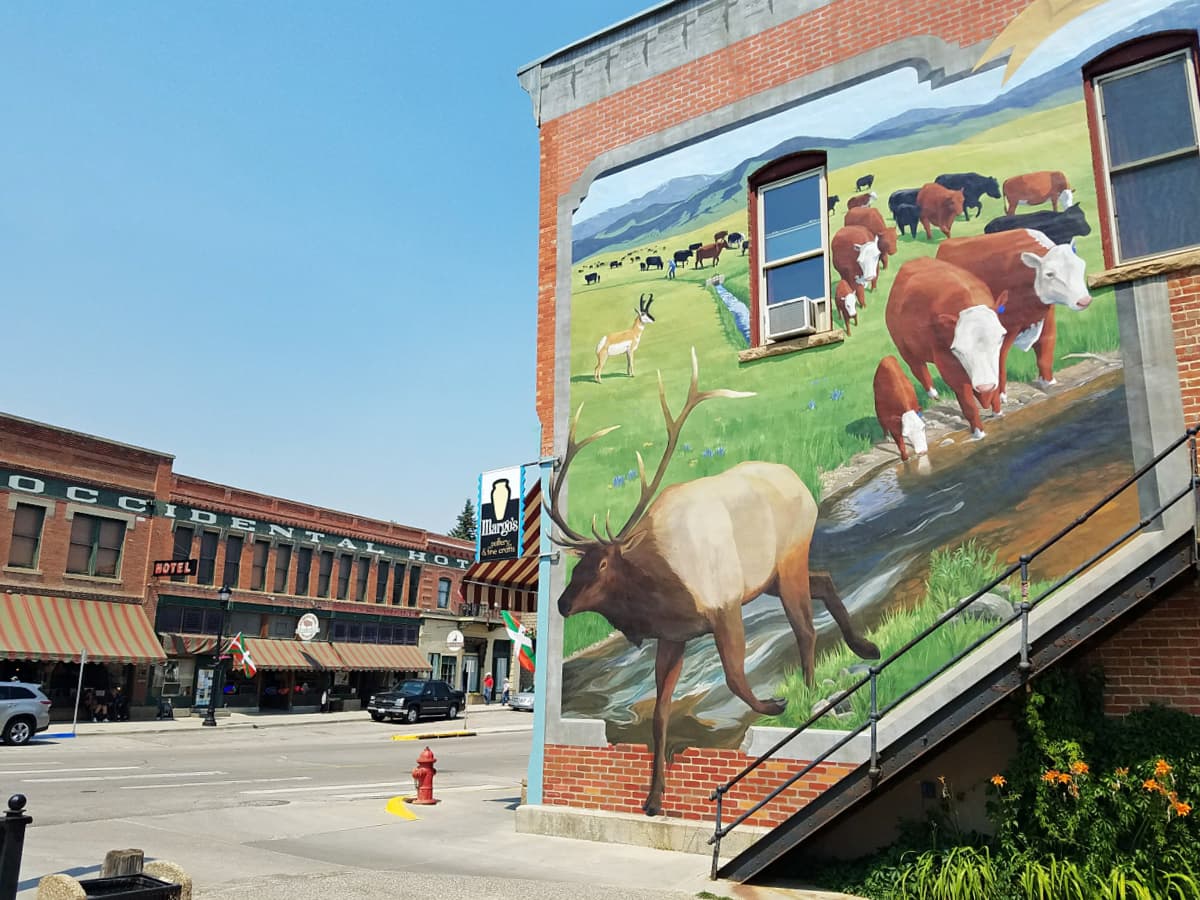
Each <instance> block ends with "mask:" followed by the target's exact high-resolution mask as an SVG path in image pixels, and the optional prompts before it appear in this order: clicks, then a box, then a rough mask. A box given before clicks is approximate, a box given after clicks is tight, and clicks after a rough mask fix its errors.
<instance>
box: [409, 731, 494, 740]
mask: <svg viewBox="0 0 1200 900" xmlns="http://www.w3.org/2000/svg"><path fill="white" fill-rule="evenodd" d="M477 733H478V732H475V731H427V732H425V733H424V734H393V735H392V740H393V741H431V740H434V739H435V738H456V737H475V735H476V734H477Z"/></svg>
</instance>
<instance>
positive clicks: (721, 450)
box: [717, 447, 725, 456]
mask: <svg viewBox="0 0 1200 900" xmlns="http://www.w3.org/2000/svg"><path fill="white" fill-rule="evenodd" d="M724 455H725V448H724V447H718V448H717V456H724Z"/></svg>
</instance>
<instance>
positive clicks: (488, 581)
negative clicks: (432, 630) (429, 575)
mask: <svg viewBox="0 0 1200 900" xmlns="http://www.w3.org/2000/svg"><path fill="white" fill-rule="evenodd" d="M541 540H542V485H541V482H540V481H535V482H534V484H533V487H532V488H530V489H529V491H528V492H527V493H526V494H525V533H524V534H523V535H522V542H521V555H520V556H519V557H517V558H516V559H506V560H501V561H499V562H477V563H475V564H474V565H473V566H471V568H469V569H467V571H466V574H465V575H463V587H462V592H463V599H464V600H466V601H467V603H468V604H479V605H483V604H487V603H494V605H495V606H497V607H499V608H500V609H517V610H526V611H532V610H533V609H534V607H535V604H536V600H537V583H538V562H539V556H540V547H541Z"/></svg>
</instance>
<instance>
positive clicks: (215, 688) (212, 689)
mask: <svg viewBox="0 0 1200 900" xmlns="http://www.w3.org/2000/svg"><path fill="white" fill-rule="evenodd" d="M232 596H233V594H232V592H231V591H230V590H229V585H223V586H222V587H221V590H220V591H218V592H217V597H218V598H219V599H220V601H221V625H220V627H219V628H218V629H217V661H216V663H215V664H214V665H213V673H212V684H211V685H210V686H209V693H208V712H207V713H206V714H205V716H204V722H203V723H202V724H204V725H208V726H210V727H214V728H215V727H216V724H217V697H218V696H220V694H221V652H222V649H223V647H222V645H223V644H224V643H225V612H226V610H228V609H229V605H230V604H229V598H230V597H232Z"/></svg>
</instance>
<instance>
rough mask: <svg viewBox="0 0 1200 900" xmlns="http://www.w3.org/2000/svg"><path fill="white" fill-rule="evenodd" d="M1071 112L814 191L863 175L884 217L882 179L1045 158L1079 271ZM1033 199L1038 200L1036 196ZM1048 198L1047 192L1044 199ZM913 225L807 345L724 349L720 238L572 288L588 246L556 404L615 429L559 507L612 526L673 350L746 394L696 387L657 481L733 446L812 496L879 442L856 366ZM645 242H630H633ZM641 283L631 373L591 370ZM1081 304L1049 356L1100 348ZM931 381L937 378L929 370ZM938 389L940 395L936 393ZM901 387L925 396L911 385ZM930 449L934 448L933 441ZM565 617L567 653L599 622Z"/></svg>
mask: <svg viewBox="0 0 1200 900" xmlns="http://www.w3.org/2000/svg"><path fill="white" fill-rule="evenodd" d="M1088 148H1089V143H1088V138H1087V126H1086V122H1085V118H1084V110H1083V105H1082V103H1072V104H1068V105H1066V106H1062V107H1058V108H1055V109H1050V110H1044V111H1040V112H1035V113H1031V114H1029V115H1027V116H1025V117H1023V118H1021V119H1019V120H1015V121H1010V122H1007V123H1005V124H1003V125H1001V126H999V127H995V128H991V129H989V130H987V131H984V132H981V133H978V134H975V135H974V136H971V137H968V138H966V139H964V140H961V141H959V142H958V143H955V144H953V145H949V146H944V147H937V148H934V149H927V150H919V151H915V152H909V153H896V154H894V155H887V156H881V157H879V158H876V159H871V160H869V161H867V162H861V163H856V164H855V165H854V166H852V167H845V168H841V169H835V170H833V171H831V173H830V176H829V190H830V192H831V193H834V194H839V195H840V196H841V197H842V203H841V204H839V206H838V212H837V213H835V215H834V216H833V217H831V219H830V228H831V229H836V228H837V227H840V225H841V219H842V215H843V214H844V210H845V200H846V198H848V197H850V196H851V195H853V193H854V181H855V179H856V178H857V177H858V176H859V175H861V174H864V173H867V172H871V173H873V174H874V175H875V185H874V190H875V192H876V193H877V194H878V195H879V200H878V201H877V202H876V206H877V207H879V208H880V209H881V211H882V212H883V213H884V217H885V219H887V220H888V221H889V222H890V213H889V212H888V210H887V196H888V194H889V193H891V191H893V190H897V189H899V188H906V187H919V186H920V185H922V184H924V183H925V182H927V181H930V180H932V179H933V177H934V176H936V175H937V174H939V173H942V172H968V171H976V172H981V173H984V174H987V175H994V176H995V177H996V178H997V179H998V180H999V181H1000V182H1003V180H1004V179H1005V178H1006V177H1009V176H1011V175H1014V174H1019V173H1021V172H1028V171H1035V170H1039V169H1061V170H1063V171H1064V172H1066V174H1067V177H1068V179H1069V180H1070V182H1071V184H1072V186H1073V187H1074V188H1075V197H1076V200H1077V201H1078V202H1079V203H1081V204H1082V205H1083V207H1084V209H1085V211H1086V213H1087V216H1088V220H1089V222H1090V223H1091V224H1092V227H1093V232H1092V234H1091V235H1088V236H1087V237H1085V238H1082V239H1080V240H1079V242H1078V245H1077V246H1078V252H1079V254H1080V255H1081V256H1082V257H1083V259H1084V260H1085V262H1086V264H1087V269H1088V271H1089V272H1096V271H1098V270H1099V269H1100V268H1101V260H1102V256H1101V248H1100V239H1099V233H1098V230H1097V215H1096V196H1095V188H1094V186H1093V184H1092V179H1091V159H1090V156H1089V150H1088ZM1038 208H1039V209H1040V208H1042V207H1038ZM1044 208H1045V209H1049V208H1050V207H1049V205H1046V206H1045V207H1044ZM1002 213H1003V209H1002V201H1001V200H995V199H993V198H991V197H984V198H983V216H982V217H981V218H978V219H976V218H972V219H971V220H970V221H969V222H964V221H963V220H962V219H961V217H960V219H959V220H958V221H957V222H956V223H955V225H954V227H953V235H954V236H955V237H963V236H970V235H976V234H981V233H982V232H983V226H984V224H985V223H986V222H987V221H988V220H990V219H991V218H994V217H995V216H997V215H1001V214H1002ZM746 224H747V223H746V213H745V211H744V210H743V211H740V212H738V213H735V214H731V215H728V216H725V217H724V218H721V219H718V220H716V221H712V222H709V223H706V224H704V225H702V226H698V227H695V228H692V229H690V230H688V231H685V232H680V233H679V234H678V235H676V236H674V237H672V238H670V239H666V240H658V241H654V242H652V243H650V244H647V245H645V247H650V246H653V247H657V248H658V249H659V250H660V251H661V252H660V255H661V256H663V257H664V260H667V259H669V258H670V255H671V253H672V252H673V251H674V250H675V249H678V248H682V247H686V246H687V245H688V244H689V243H694V242H696V241H705V242H709V241H711V240H712V235H713V233H714V232H716V231H718V230H729V231H740V232H742V233H743V234H745V233H747V232H748V228H747V227H746ZM919 234H920V236H919V237H918V238H917V239H915V240H914V239H913V238H912V237H911V236H906V237H903V238H901V239H900V241H899V246H898V253H897V255H896V256H894V257H893V258H892V259H891V261H890V264H889V268H888V269H886V270H883V269H881V270H880V278H879V283H878V287H877V289H876V291H875V292H873V293H870V292H869V293H868V294H867V307H866V309H865V310H863V311H862V312H861V313H860V315H859V325H858V326H855V327H854V332H853V334H852V335H851V336H850V337H849V338H848V339H847V340H846V341H845V342H843V343H841V344H834V345H831V346H826V347H820V348H814V349H811V350H806V351H803V352H799V353H793V354H789V355H786V356H781V357H774V358H771V359H765V360H759V361H756V362H751V363H739V362H738V358H737V351H738V350H739V349H741V347H742V346H743V342H742V340H741V337H740V335H738V334H737V332H736V330H735V329H733V328H732V320H731V319H730V318H729V316H728V314H727V313H725V311H724V307H723V306H722V304H721V303H720V301H719V300H718V299H717V296H716V294H715V292H714V291H713V290H712V289H711V288H708V287H706V286H705V285H704V281H705V279H707V278H708V277H710V276H711V275H713V274H714V273H717V272H719V273H721V274H722V275H724V276H725V286H726V288H727V289H729V290H730V291H731V292H732V293H734V294H735V295H736V296H738V297H739V298H741V299H743V300H744V301H747V302H748V301H749V289H748V282H749V276H748V271H747V262H748V256H741V255H740V251H738V250H727V251H725V252H724V253H723V254H722V256H721V260H720V263H719V265H718V266H717V267H716V268H715V269H714V268H712V267H711V264H710V265H706V267H705V268H704V269H699V270H697V269H693V268H691V267H688V268H683V267H680V268H679V270H678V272H677V276H676V278H675V279H673V280H668V279H667V278H666V273H665V270H664V271H663V272H661V273H660V272H657V271H653V272H641V271H639V270H638V266H637V263H635V262H632V261H627V262H626V263H625V264H624V266H623V267H622V268H620V269H609V268H607V267H605V268H603V269H596V270H592V269H587V268H584V272H588V271H599V272H600V273H601V281H600V284H599V285H596V286H586V287H585V286H584V284H583V278H584V275H583V274H582V273H580V272H579V271H577V270H578V269H580V268H581V267H586V266H587V265H589V264H590V263H592V262H595V261H598V260H603V261H605V262H606V263H607V261H608V260H610V259H614V258H619V257H621V256H623V255H624V253H625V252H626V251H625V250H622V251H620V252H619V253H618V252H606V253H600V254H597V255H596V256H595V257H593V258H592V259H589V260H584V261H582V262H581V263H577V264H576V266H575V270H573V272H572V284H573V292H572V307H571V310H572V315H571V349H570V354H571V357H570V359H571V391H570V404H571V410H572V413H574V411H575V409H577V408H578V407H579V405H580V404H581V403H582V404H584V408H583V413H582V416H581V417H580V423H579V436H580V437H583V436H584V435H587V434H590V433H592V432H593V431H595V430H597V429H600V428H604V427H607V426H609V425H619V426H620V428H619V429H618V430H617V431H615V432H613V433H611V434H609V435H607V436H606V437H604V438H603V439H602V440H600V441H599V442H597V443H596V444H593V445H591V446H590V447H588V448H587V449H585V450H584V451H583V452H582V453H581V454H580V456H579V457H578V458H577V459H576V461H575V462H574V463H573V465H572V471H571V473H570V476H569V477H570V521H571V524H572V525H573V527H575V528H576V529H578V530H580V531H582V532H584V533H587V532H588V531H589V525H588V523H589V521H590V519H591V517H592V516H593V515H596V516H597V518H598V519H599V521H601V522H602V521H603V519H604V516H605V513H606V511H611V515H612V521H613V525H614V530H616V527H617V526H618V525H619V524H621V523H623V522H624V521H625V517H626V516H627V515H628V514H629V513H630V511H631V510H632V508H633V506H634V504H635V503H636V501H637V498H638V484H637V479H636V477H634V478H633V479H632V481H631V480H630V478H629V476H630V473H631V472H635V471H636V469H637V461H636V457H635V453H637V452H640V453H641V454H642V456H643V457H644V459H645V461H646V466H647V470H648V472H649V473H652V472H653V470H654V468H655V466H656V465H657V464H658V462H659V459H660V457H661V455H662V450H663V447H664V443H665V427H664V423H663V418H662V414H661V411H660V409H659V404H658V394H657V388H656V380H655V372H656V370H657V371H661V373H662V378H663V382H664V384H665V386H666V393H667V398H668V401H669V402H670V404H671V406H672V408H673V409H675V410H678V408H679V407H680V405H681V404H682V402H683V398H684V396H685V395H686V392H687V386H688V380H689V377H690V355H689V350H690V348H692V347H695V349H696V353H697V356H698V358H699V368H700V388H701V389H702V390H703V389H706V388H717V387H721V388H731V389H735V390H739V391H753V392H755V394H756V396H754V397H753V398H749V399H741V400H726V399H716V400H711V401H709V402H707V403H705V404H704V405H702V406H701V407H699V408H698V409H697V410H696V411H695V412H694V413H693V414H692V416H691V418H690V419H689V420H688V422H687V424H686V426H685V427H684V430H683V434H682V438H681V440H680V446H679V448H678V449H677V451H676V454H675V457H674V459H672V460H671V461H670V464H669V468H668V471H667V473H666V477H665V479H664V481H663V485H664V486H666V485H669V484H672V483H676V482H681V481H688V480H692V479H694V478H697V477H701V476H705V475H712V474H716V473H718V472H721V471H723V470H725V469H727V468H729V467H730V466H733V465H735V464H737V463H739V462H742V461H745V460H770V461H774V462H780V463H784V464H786V465H788V466H790V467H792V468H793V469H794V470H795V471H796V472H797V473H798V474H799V475H800V477H801V478H803V480H804V481H805V483H806V484H807V485H808V487H809V489H810V490H811V491H812V492H813V495H814V496H816V497H817V498H818V499H819V498H820V490H821V488H820V473H821V472H822V471H827V470H832V469H836V468H838V467H839V466H841V465H843V464H844V463H846V462H847V461H848V460H849V459H850V458H851V457H853V456H854V455H855V454H856V453H858V452H860V451H862V450H866V449H868V448H870V447H871V446H872V445H873V444H874V443H876V442H878V441H881V440H883V434H882V430H881V429H880V427H879V424H878V422H877V421H876V419H875V411H874V396H873V393H872V378H873V376H874V372H875V367H876V365H877V364H878V362H879V360H880V359H881V358H883V357H884V356H886V355H888V354H894V353H895V348H894V345H893V344H892V341H891V338H890V336H889V335H888V333H887V328H886V326H885V324H884V308H885V305H886V298H887V295H888V291H889V290H890V289H891V286H892V282H893V280H894V278H895V274H896V272H897V271H898V270H899V268H900V266H901V265H902V264H903V263H904V262H905V261H907V260H910V259H913V258H915V257H917V256H922V255H932V254H933V253H935V252H936V245H937V244H938V243H939V242H940V241H941V240H942V236H941V234H940V233H939V232H937V231H935V232H934V240H933V241H932V242H930V241H927V240H926V239H925V236H924V232H923V230H921V231H920V232H919ZM645 247H638V248H630V249H632V251H633V252H639V251H640V255H642V256H645V255H646V254H645V252H644V250H645ZM643 292H645V293H653V294H654V306H653V313H654V316H655V318H656V320H657V321H656V322H655V323H654V324H652V325H649V326H647V328H646V332H645V334H644V335H643V337H642V340H641V346H640V348H639V350H638V351H637V354H636V357H635V370H634V371H635V375H634V377H632V378H630V377H628V376H627V375H626V374H625V360H624V358H623V357H618V358H614V359H612V360H611V361H609V363H608V364H607V366H606V367H605V372H604V378H603V383H601V384H596V383H595V382H594V381H593V377H592V371H593V369H594V367H595V363H596V354H595V347H596V344H597V342H598V341H599V340H600V338H601V336H603V335H604V334H607V333H610V332H614V331H618V330H621V329H625V328H628V327H629V326H630V324H631V323H632V321H633V319H634V316H635V314H634V309H635V307H636V306H637V302H638V297H639V294H641V293H643ZM1093 296H1094V297H1095V298H1096V302H1094V303H1093V304H1092V305H1091V306H1090V307H1089V308H1088V309H1087V310H1085V311H1083V312H1079V313H1071V312H1068V311H1061V310H1060V311H1059V314H1058V316H1057V321H1058V344H1057V349H1056V358H1057V360H1058V363H1057V365H1058V366H1059V367H1061V366H1063V365H1064V363H1063V357H1064V356H1066V355H1067V354H1070V353H1078V352H1101V351H1110V350H1113V349H1115V348H1116V346H1117V322H1116V311H1115V308H1114V305H1113V302H1112V296H1111V291H1107V290H1106V291H1099V292H1095V293H1094V295H1093ZM1008 371H1009V377H1010V379H1011V380H1013V381H1029V380H1031V379H1033V378H1034V377H1036V375H1037V371H1036V365H1035V360H1034V358H1033V355H1032V354H1031V353H1022V352H1020V351H1015V350H1014V351H1013V353H1012V354H1010V356H1009V360H1008ZM935 384H936V385H937V386H938V388H939V391H941V390H943V389H944V388H945V385H944V384H942V382H941V381H940V379H938V378H936V377H935ZM947 395H948V394H943V396H947ZM917 396H918V397H919V398H921V400H922V402H925V396H924V393H923V391H921V390H920V388H918V389H917ZM934 452H936V450H935V451H934ZM581 618H582V617H579V616H576V617H572V618H571V619H569V620H568V621H567V628H566V637H565V651H566V653H568V654H569V653H570V652H572V651H573V650H574V649H578V648H579V647H581V646H586V645H587V644H589V643H592V642H593V641H594V640H595V639H596V637H597V635H600V634H603V633H608V630H609V629H607V628H606V626H605V625H604V624H602V623H601V622H600V621H598V620H593V621H592V622H590V623H589V622H587V621H582V620H581Z"/></svg>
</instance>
